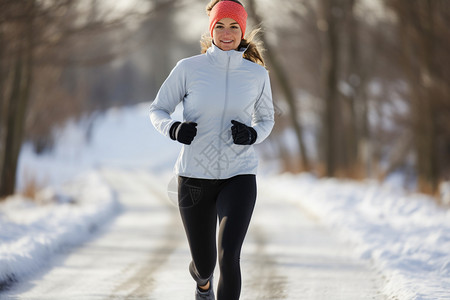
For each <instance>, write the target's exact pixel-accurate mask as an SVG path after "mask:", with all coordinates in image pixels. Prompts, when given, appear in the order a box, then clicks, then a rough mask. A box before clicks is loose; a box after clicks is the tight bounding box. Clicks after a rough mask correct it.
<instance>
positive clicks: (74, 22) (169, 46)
mask: <svg viewBox="0 0 450 300" xmlns="http://www.w3.org/2000/svg"><path fill="white" fill-rule="evenodd" d="M208 2H209V1H206V0H0V197H5V196H8V195H10V194H13V193H14V192H15V191H16V190H17V180H18V176H19V175H18V172H17V169H18V161H19V157H20V153H21V149H22V147H23V145H31V148H32V151H33V152H34V153H35V154H36V155H41V156H45V155H47V156H48V155H51V153H52V151H53V148H54V144H55V134H54V132H55V130H56V129H57V128H60V127H61V126H64V124H66V123H67V122H68V121H69V120H72V121H73V120H79V119H83V120H84V124H85V138H86V140H87V141H89V136H90V134H91V133H92V130H93V127H94V126H95V122H94V120H95V119H96V118H97V117H98V116H99V115H102V113H104V112H105V111H106V110H108V109H111V108H112V107H118V108H120V107H129V106H134V105H137V104H139V103H150V102H151V101H152V100H153V99H154V97H155V96H156V93H157V91H158V89H159V87H160V85H161V84H162V82H163V81H164V79H165V78H166V77H167V75H168V74H169V72H170V70H171V69H172V68H173V67H174V65H175V64H176V62H177V61H178V60H180V59H182V58H184V57H188V56H192V55H196V54H199V52H200V44H199V39H200V36H201V35H202V34H204V33H205V32H207V26H208V18H207V16H206V13H205V9H204V8H205V6H206V4H207V3H208ZM242 2H243V3H244V5H245V6H246V9H247V11H248V13H249V21H248V22H249V23H250V27H261V28H262V29H263V30H262V31H261V33H260V35H259V38H260V39H261V40H262V41H263V42H264V44H265V47H266V52H265V55H264V57H265V59H266V63H267V68H268V69H269V72H270V76H271V81H272V88H273V94H274V97H273V98H274V102H275V106H276V127H275V128H274V131H273V133H272V135H271V136H270V139H269V141H268V142H267V143H264V144H263V145H261V147H260V148H259V151H260V153H261V156H262V159H264V160H267V161H271V160H272V161H277V162H279V171H282V172H311V173H314V174H316V175H318V176H320V177H322V176H323V177H325V176H326V177H340V178H352V179H365V178H371V179H377V180H381V181H384V180H388V179H389V178H398V180H399V181H398V182H399V184H402V185H404V186H406V187H408V188H411V189H415V190H418V191H420V192H424V193H428V194H436V193H437V191H438V189H439V185H440V184H441V183H442V182H444V181H448V180H449V179H450V85H449V82H450V56H449V53H450V1H448V0H276V1H273V0H272V1H271V0H244V1H242ZM118 142H119V143H120V141H118ZM20 176H22V175H20Z"/></svg>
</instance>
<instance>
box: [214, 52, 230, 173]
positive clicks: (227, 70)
mask: <svg viewBox="0 0 450 300" xmlns="http://www.w3.org/2000/svg"><path fill="white" fill-rule="evenodd" d="M230 61H231V57H230V55H228V62H227V69H226V74H225V102H224V104H223V111H222V118H221V120H220V121H221V122H220V124H221V128H220V132H219V134H220V135H219V156H218V158H217V166H218V172H219V174H218V178H221V175H222V166H221V159H220V158H221V157H222V150H223V149H222V147H223V146H224V145H225V146H226V143H224V142H223V140H222V137H223V134H224V121H225V114H226V111H227V106H228V84H229V83H228V74H229V71H230Z"/></svg>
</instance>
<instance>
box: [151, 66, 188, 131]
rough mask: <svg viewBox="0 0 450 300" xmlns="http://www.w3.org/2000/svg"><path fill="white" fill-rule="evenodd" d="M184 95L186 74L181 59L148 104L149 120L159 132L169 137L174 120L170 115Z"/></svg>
mask: <svg viewBox="0 0 450 300" xmlns="http://www.w3.org/2000/svg"><path fill="white" fill-rule="evenodd" d="M185 95H186V76H185V72H184V67H183V64H182V61H179V62H178V63H177V65H176V66H175V68H173V70H172V71H171V72H170V74H169V76H168V77H167V79H166V80H165V81H164V83H163V84H162V85H161V88H160V89H159V91H158V94H157V95H156V98H155V100H154V101H153V103H152V104H151V105H150V120H151V122H152V124H153V126H154V127H155V128H156V130H158V131H159V132H160V133H161V134H163V135H165V136H167V137H169V131H170V127H171V126H172V125H173V123H175V122H176V120H173V119H172V118H171V116H170V115H171V114H172V113H173V112H174V111H175V108H176V107H177V105H178V104H179V103H180V102H181V101H182V100H183V98H184V96H185Z"/></svg>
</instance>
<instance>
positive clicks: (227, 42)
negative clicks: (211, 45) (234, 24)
mask: <svg viewBox="0 0 450 300" xmlns="http://www.w3.org/2000/svg"><path fill="white" fill-rule="evenodd" d="M221 42H222V43H224V44H231V43H233V41H231V40H229V41H223V40H222V41H221Z"/></svg>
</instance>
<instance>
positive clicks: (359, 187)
mask: <svg viewBox="0 0 450 300" xmlns="http://www.w3.org/2000/svg"><path fill="white" fill-rule="evenodd" d="M262 185H263V186H265V187H268V186H269V187H270V189H267V190H266V189H264V192H265V193H266V194H271V196H272V197H274V198H275V197H276V198H279V199H285V200H289V201H292V202H294V203H296V204H297V205H299V206H300V207H302V209H305V210H307V211H309V212H310V213H312V214H314V215H316V216H317V217H318V218H319V219H320V220H321V221H322V222H324V223H326V224H327V225H329V226H331V227H333V228H335V229H337V231H338V232H339V234H340V236H341V237H342V238H343V239H345V240H347V241H348V242H349V243H351V244H352V245H353V246H354V250H355V254H357V255H359V256H360V257H362V258H364V259H367V260H369V261H371V262H372V264H373V265H374V267H375V268H376V269H377V270H378V271H379V272H380V273H381V274H382V276H384V278H385V279H386V285H385V288H384V291H383V292H384V293H385V294H386V295H388V296H389V297H391V298H392V299H450V211H449V210H446V209H443V208H442V207H439V206H437V205H436V204H435V202H434V200H433V199H431V198H429V197H427V196H424V195H419V194H409V193H407V192H406V191H404V190H401V189H396V188H393V187H389V186H386V185H380V184H378V183H375V182H354V181H344V180H337V179H320V180H319V179H316V178H314V177H313V176H311V175H309V174H301V175H288V174H285V175H281V176H275V177H272V178H265V179H264V181H263V184H262Z"/></svg>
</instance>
